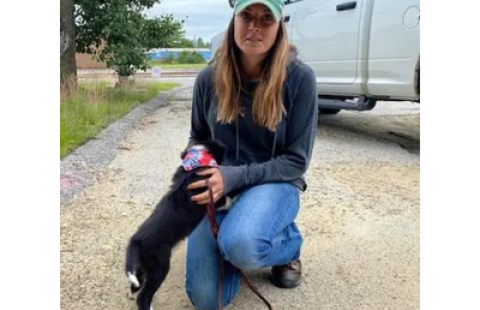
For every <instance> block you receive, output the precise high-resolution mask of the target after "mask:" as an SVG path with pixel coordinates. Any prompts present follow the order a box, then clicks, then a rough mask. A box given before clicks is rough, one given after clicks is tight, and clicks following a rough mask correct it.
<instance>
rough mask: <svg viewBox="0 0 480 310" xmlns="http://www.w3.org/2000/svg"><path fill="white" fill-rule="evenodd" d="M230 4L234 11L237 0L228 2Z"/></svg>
mask: <svg viewBox="0 0 480 310" xmlns="http://www.w3.org/2000/svg"><path fill="white" fill-rule="evenodd" d="M228 4H230V7H231V8H232V9H233V7H234V6H235V0H228Z"/></svg>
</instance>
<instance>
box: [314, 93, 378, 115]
mask: <svg viewBox="0 0 480 310" xmlns="http://www.w3.org/2000/svg"><path fill="white" fill-rule="evenodd" d="M376 103H377V100H376V99H373V98H367V97H365V96H360V97H358V98H357V100H356V101H353V100H334V99H324V98H319V99H318V107H319V108H322V109H343V110H357V111H368V110H371V109H373V108H374V107H375V104H376Z"/></svg>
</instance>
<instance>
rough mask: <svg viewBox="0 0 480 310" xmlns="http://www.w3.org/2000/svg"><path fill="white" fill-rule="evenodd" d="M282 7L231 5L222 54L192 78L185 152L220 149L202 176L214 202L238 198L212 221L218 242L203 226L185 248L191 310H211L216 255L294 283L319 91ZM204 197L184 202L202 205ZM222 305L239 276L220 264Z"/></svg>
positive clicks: (281, 283) (278, 2) (266, 0)
mask: <svg viewBox="0 0 480 310" xmlns="http://www.w3.org/2000/svg"><path fill="white" fill-rule="evenodd" d="M282 7H283V1H282V0H262V1H252V0H238V1H236V4H235V8H234V16H233V18H232V20H231V22H230V25H229V27H228V31H227V34H226V37H225V39H224V42H223V46H222V47H221V48H220V49H219V51H218V53H217V55H216V57H215V60H214V62H213V63H212V64H211V65H209V66H208V67H207V68H206V69H204V70H202V71H201V72H200V74H199V75H198V77H197V80H196V82H195V87H194V94H193V105H192V123H191V133H190V136H191V137H190V144H193V143H195V141H200V140H206V139H209V138H213V139H217V140H219V141H221V142H222V143H223V144H225V145H226V155H225V158H224V162H223V165H222V166H220V167H219V168H218V169H217V168H211V169H210V168H209V169H207V170H205V171H203V172H202V175H208V176H209V180H210V183H211V186H212V189H213V193H214V198H215V200H218V199H219V198H220V197H222V196H223V195H229V196H236V199H235V202H234V204H233V205H232V207H231V209H230V210H228V211H218V212H217V222H218V223H219V226H220V229H219V233H218V242H215V240H214V238H213V235H212V233H211V231H210V227H209V223H208V219H207V218H205V219H204V220H203V222H202V223H201V224H200V225H199V226H198V227H197V229H196V230H195V231H194V232H193V233H192V234H191V235H190V237H189V239H188V244H187V275H186V290H187V294H188V296H189V298H190V300H191V301H192V303H193V304H194V306H195V307H197V308H198V309H202V310H209V309H216V308H217V301H218V292H217V290H218V274H219V255H222V256H223V258H224V259H225V260H226V261H228V262H229V263H231V264H233V265H234V266H236V267H238V268H240V269H242V270H252V269H258V268H263V267H272V276H271V280H272V282H273V284H275V285H276V286H278V287H283V288H292V287H295V286H297V285H298V284H299V283H300V279H301V263H300V260H299V259H300V248H301V245H302V236H301V234H300V232H299V230H298V228H297V226H296V225H295V223H294V219H295V217H296V216H297V214H298V210H299V192H300V191H304V190H305V189H306V183H305V181H304V179H303V174H304V173H305V171H306V169H307V167H308V164H309V162H310V158H311V153H312V148H313V142H314V139H315V134H316V130H317V126H316V125H317V90H316V80H315V75H314V73H313V71H312V70H311V68H310V67H308V66H307V65H305V64H304V63H302V62H301V61H300V60H298V59H297V58H296V53H294V52H293V51H292V49H291V48H290V46H289V44H288V40H287V32H286V27H285V25H284V24H283V22H282ZM206 186H207V185H206V182H205V181H197V182H193V183H191V184H190V186H189V188H190V189H195V188H205V192H202V193H201V194H198V195H196V196H193V197H192V200H194V201H196V202H197V203H199V204H207V203H208V202H209V195H208V190H207V189H206ZM225 265H226V267H225V276H224V280H223V289H222V296H221V298H222V303H223V305H227V304H229V303H230V302H231V301H232V299H233V298H234V296H235V295H236V293H237V292H238V290H239V286H240V275H239V274H238V272H236V271H235V269H234V268H233V267H232V266H231V265H229V264H225Z"/></svg>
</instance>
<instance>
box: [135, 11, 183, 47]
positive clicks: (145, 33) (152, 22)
mask: <svg viewBox="0 0 480 310" xmlns="http://www.w3.org/2000/svg"><path fill="white" fill-rule="evenodd" d="M184 23H185V21H184V20H181V21H175V20H174V18H173V15H172V14H167V15H162V16H161V17H157V18H153V19H146V20H144V25H143V30H142V37H143V39H144V42H143V46H144V47H145V48H147V49H151V48H157V47H164V48H168V47H176V46H175V45H176V44H178V42H182V41H183V40H185V30H183V24H184Z"/></svg>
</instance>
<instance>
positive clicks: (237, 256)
mask: <svg viewBox="0 0 480 310" xmlns="http://www.w3.org/2000/svg"><path fill="white" fill-rule="evenodd" d="M218 247H219V248H220V251H221V252H222V255H223V257H224V258H225V259H226V260H227V261H229V262H230V263H232V264H233V265H235V266H236V267H238V268H240V269H243V270H255V269H259V268H262V267H265V264H264V261H265V258H266V257H267V256H268V255H269V254H270V253H271V252H272V244H271V242H270V241H269V240H265V239H259V238H256V237H255V236H253V235H252V234H251V233H249V232H242V233H238V234H235V235H228V236H222V235H219V236H218Z"/></svg>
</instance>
